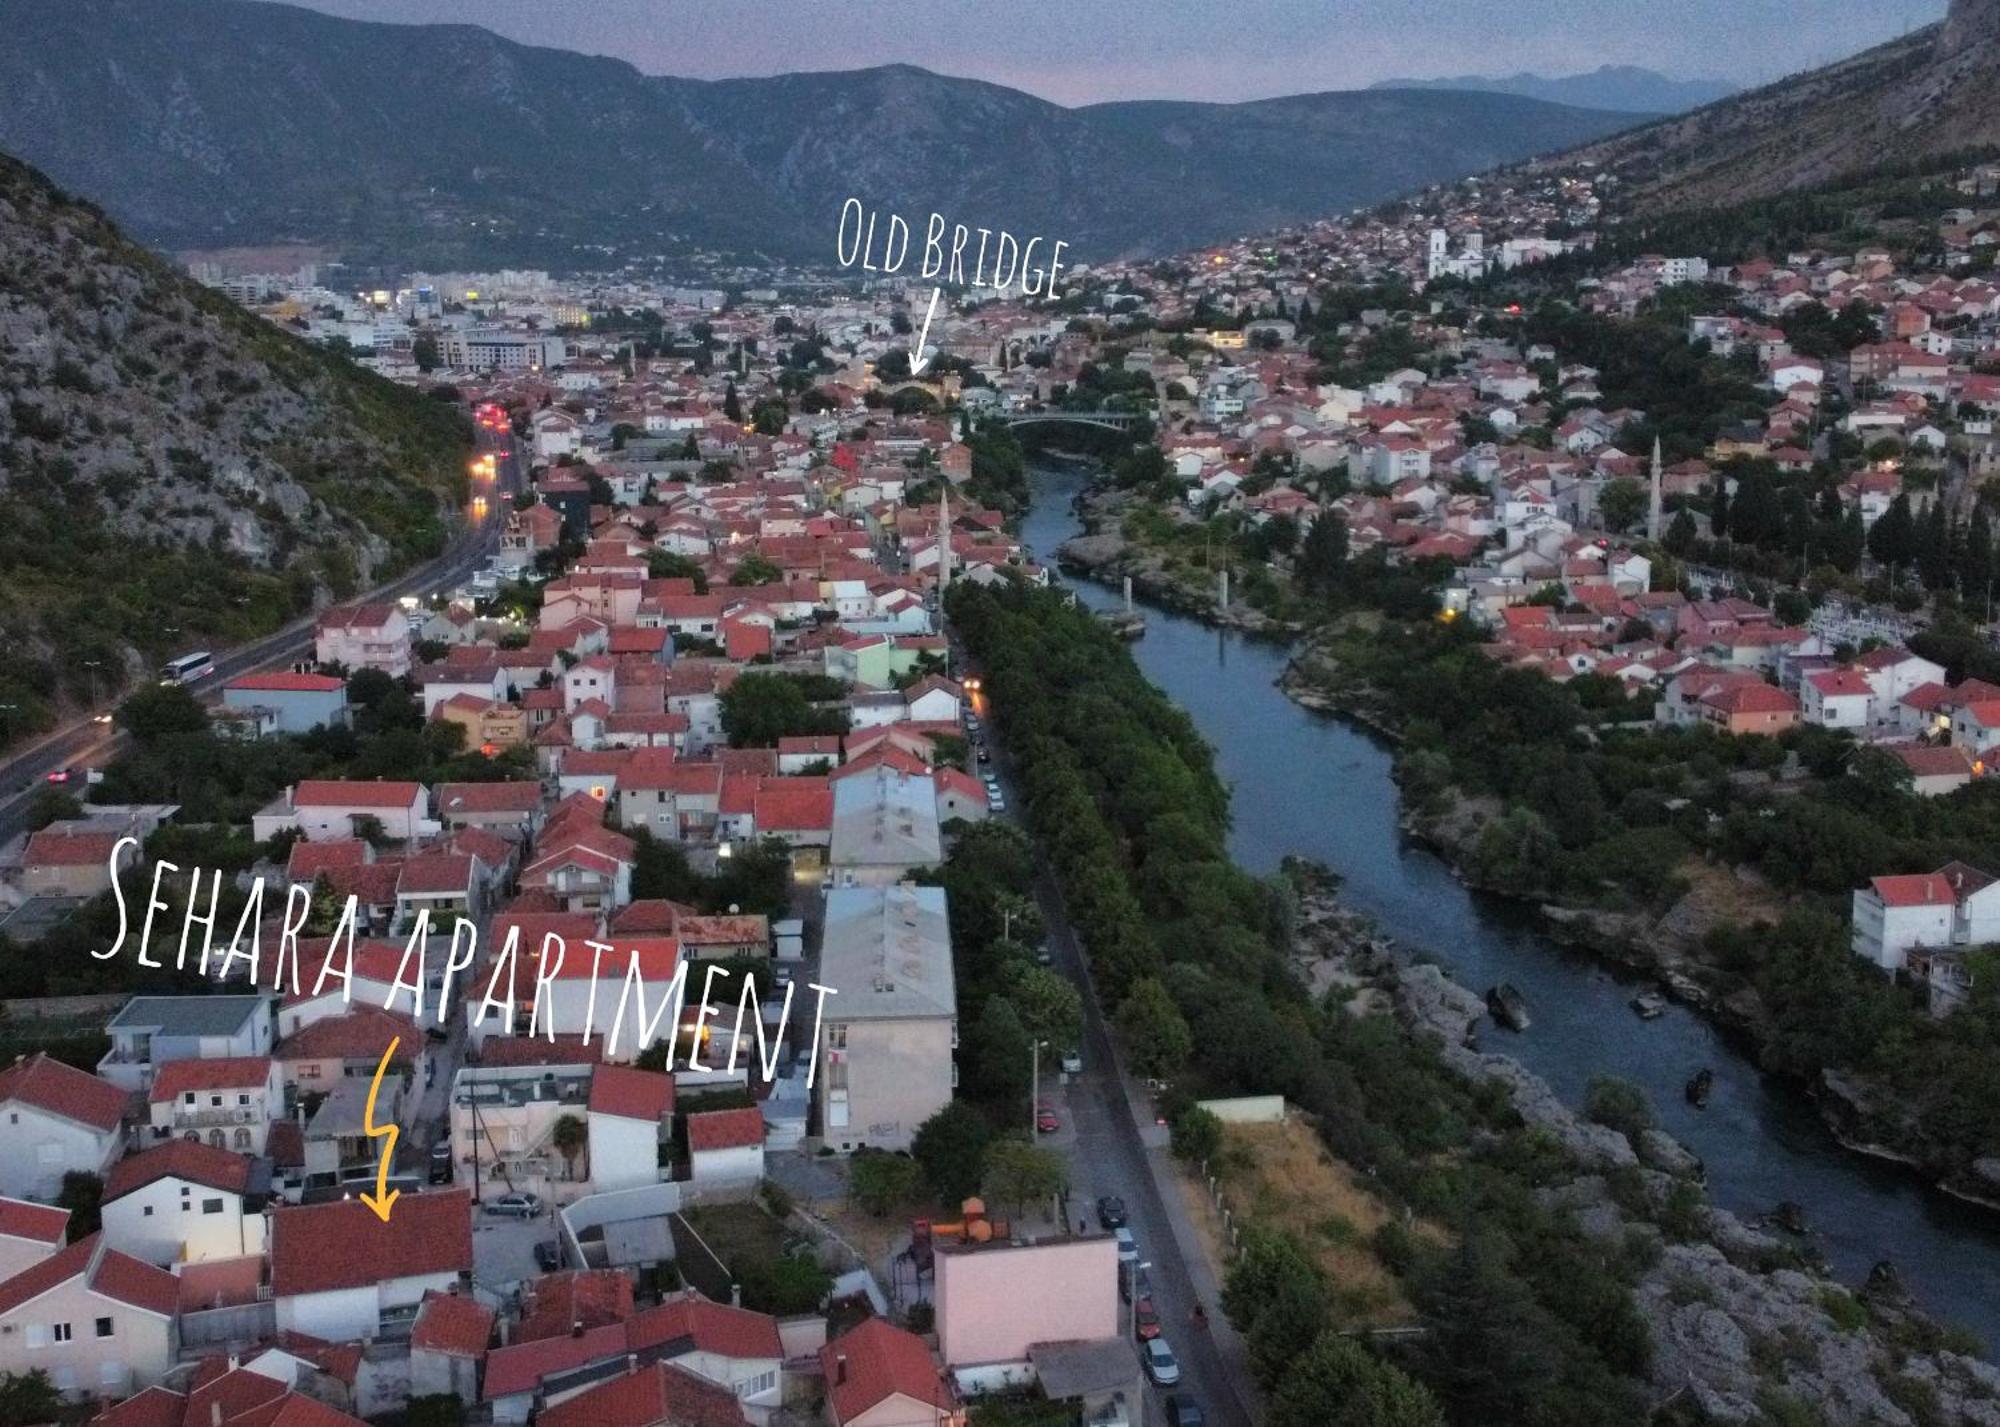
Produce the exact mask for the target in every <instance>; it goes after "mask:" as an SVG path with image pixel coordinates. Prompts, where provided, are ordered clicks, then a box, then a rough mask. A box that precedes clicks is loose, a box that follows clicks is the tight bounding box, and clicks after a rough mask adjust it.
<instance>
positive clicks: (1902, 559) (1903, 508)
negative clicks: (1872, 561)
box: [1868, 493, 1917, 569]
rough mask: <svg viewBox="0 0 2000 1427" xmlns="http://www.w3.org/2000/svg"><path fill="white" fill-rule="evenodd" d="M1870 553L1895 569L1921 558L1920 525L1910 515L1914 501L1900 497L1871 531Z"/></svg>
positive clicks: (1890, 505) (1870, 528)
mask: <svg viewBox="0 0 2000 1427" xmlns="http://www.w3.org/2000/svg"><path fill="white" fill-rule="evenodd" d="M1868 553H1869V554H1870V555H1873V556H1874V557H1875V558H1876V559H1877V560H1878V561H1880V562H1881V563H1882V564H1884V565H1888V566H1890V567H1891V568H1892V569H1896V568H1901V567H1902V566H1905V565H1907V564H1909V563H1910V561H1912V560H1914V559H1915V558H1916V556H1917V522H1916V519H1915V517H1914V516H1912V515H1911V514H1910V497H1909V495H1908V494H1907V493H1899V494H1898V495H1897V496H1896V498H1895V499H1894V500H1892V501H1890V502H1889V508H1888V509H1887V510H1885V511H1883V512H1882V514H1881V515H1879V516H1877V517H1876V520H1875V524H1874V525H1872V526H1870V527H1869V530H1868Z"/></svg>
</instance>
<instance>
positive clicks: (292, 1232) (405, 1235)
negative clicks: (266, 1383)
mask: <svg viewBox="0 0 2000 1427" xmlns="http://www.w3.org/2000/svg"><path fill="white" fill-rule="evenodd" d="M471 1270H472V1200H471V1196H470V1194H469V1193H467V1191H465V1190H462V1189H456V1190H447V1191H444V1192H442V1193H430V1194H405V1195H404V1196H403V1197H402V1198H401V1199H399V1200H397V1201H396V1209H395V1212H394V1213H393V1214H391V1215H390V1216H389V1222H388V1223H386V1224H385V1223H383V1222H382V1221H381V1220H379V1219H377V1218H376V1217H375V1214H374V1211H373V1210H371V1209H369V1208H368V1207H367V1206H366V1205H365V1204H363V1203H361V1201H360V1200H358V1199H343V1200H340V1201H339V1202H337V1203H333V1204H308V1205H300V1206H297V1207H289V1208H282V1209H278V1210H276V1211H275V1212H273V1214H272V1215H271V1291H272V1292H273V1293H275V1294H276V1295H277V1296H278V1297H280V1298H285V1297H289V1296H291V1295H293V1294H300V1293H325V1292H329V1291H332V1290H334V1289H341V1288H359V1287H361V1286H362V1285H364V1284H370V1283H380V1282H383V1281H384V1280H387V1279H394V1278H410V1277H415V1276H417V1275H420V1274H433V1273H469V1272H471Z"/></svg>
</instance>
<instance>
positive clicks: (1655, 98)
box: [1368, 64, 1738, 114]
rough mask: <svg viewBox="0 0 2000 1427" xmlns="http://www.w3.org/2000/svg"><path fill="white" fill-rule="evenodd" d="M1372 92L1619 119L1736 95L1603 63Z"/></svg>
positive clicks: (1716, 84)
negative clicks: (1491, 98)
mask: <svg viewBox="0 0 2000 1427" xmlns="http://www.w3.org/2000/svg"><path fill="white" fill-rule="evenodd" d="M1368 87H1369V88H1370V89H1471V90H1480V91H1484V92H1486V93H1491V94H1516V95H1519V96H1521V97H1522V98H1524V99H1540V100H1544V101H1546V102H1548V103H1550V104H1569V105H1574V106H1576V107H1577V108H1580V109H1608V110H1612V111H1614V112H1617V113H1621V114H1679V113H1683V112H1685V111H1686V110H1689V109H1694V108H1697V107H1699V106H1700V105H1703V104H1712V103H1714V102H1715V101H1716V100H1718V99H1725V98H1727V97H1728V96H1730V95H1732V94H1734V93H1736V91H1737V88H1738V86H1736V85H1734V84H1731V83H1729V82H1728V81H1727V80H1722V79H1672V78H1669V77H1668V76H1667V75H1664V74H1661V73H1660V72H1659V71H1658V70H1654V69H1646V68H1643V67H1641V66H1638V65H1630V64H1607V65H1600V66H1599V67H1598V68H1596V69H1594V70H1591V71H1589V72H1588V73H1583V74H1557V75H1548V74H1531V73H1529V72H1528V71H1526V70H1522V71H1520V72H1518V73H1515V74H1507V75H1498V74H1456V75H1449V76H1445V77H1442V78H1436V79H1383V80H1378V81H1376V82H1375V83H1374V84H1371V85H1369V86H1368Z"/></svg>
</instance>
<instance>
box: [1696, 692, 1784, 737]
mask: <svg viewBox="0 0 2000 1427" xmlns="http://www.w3.org/2000/svg"><path fill="white" fill-rule="evenodd" d="M1699 702H1700V706H1701V719H1702V722H1704V723H1707V724H1710V725H1711V726H1713V727H1716V728H1719V729H1722V730H1723V731H1724V732H1726V733H1758V734H1767V735H1768V734H1778V733H1783V732H1784V731H1785V730H1786V729H1788V728H1791V727H1793V726H1794V725H1796V724H1797V723H1798V721H1799V701H1798V700H1797V699H1795V698H1793V697H1792V696H1791V695H1790V694H1788V693H1786V692H1785V691H1784V690H1783V689H1780V688H1778V687H1776V686H1775V685H1772V684H1767V683H1765V682H1764V681H1763V680H1761V679H1759V680H1756V681H1755V682H1753V683H1746V684H1734V685H1730V686H1728V687H1724V688H1719V689H1716V690H1713V691H1712V692H1710V693H1708V694H1705V695H1703V696H1702V698H1701V699H1700V701H1699Z"/></svg>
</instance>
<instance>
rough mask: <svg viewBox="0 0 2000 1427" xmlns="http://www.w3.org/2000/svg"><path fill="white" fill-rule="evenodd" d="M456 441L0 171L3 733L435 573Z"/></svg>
mask: <svg viewBox="0 0 2000 1427" xmlns="http://www.w3.org/2000/svg"><path fill="white" fill-rule="evenodd" d="M470 436H471V424H470V423H469V422H468V421H467V420H466V419H465V417H464V415H463V413H462V412H461V411H460V410H458V409H457V407H456V405H455V404H452V405H447V404H445V403H443V402H440V401H436V400H433V399H431V398H430V397H428V396H425V395H422V394H420V393H418V392H415V391H412V390H410V389H408V388H405V387H400V386H397V385H395V384H393V383H391V382H389V381H387V380H385V379H383V378H381V377H378V376H375V375H374V374H373V373H370V372H366V371H363V370H362V369H361V368H359V367H357V366H355V365H354V364H353V363H351V362H349V361H347V360H346V359H345V358H343V357H337V356H334V355H332V354H331V353H328V352H326V351H323V350H321V349H320V348H317V347H312V346H308V345H307V344H306V343H305V342H304V341H303V340H301V339H299V338H297V337H293V336H290V335H288V334H286V333H284V332H282V331H280V330H279V329H278V328H276V327H274V326H272V325H271V324H269V323H267V322H265V321H264V320H263V319H261V318H258V317H253V316H252V315H251V314H250V313H248V312H246V311H244V310H243V309H242V308H240V307H238V306H237V305H236V304H235V303H233V302H231V301H229V300H228V299H227V298H225V297H223V296H222V295H221V294H220V293H216V292H211V291H209V290H208V289H207V288H204V287H202V286H200V285H199V284H197V283H195V282H194V281H192V280H191V279H190V278H188V277H187V276H185V275H184V274H182V273H181V272H179V271H177V270H176V269H175V268H174V267H172V266H171V265H170V264H169V263H168V262H167V261H166V260H165V259H163V258H161V257H159V256H157V255H155V254H154V253H152V252H149V251H148V250H146V249H145V248H142V247H140V246H139V245H138V244H137V243H134V242H132V241H130V240H129V239H127V238H126V237H125V236H124V235H123V234H121V233H120V232H118V230H117V229H116V228H115V227H113V225H112V224H111V223H109V222H108V221H107V220H106V219H105V217H104V215H103V214H102V213H100V212H99V211H97V210H96V209H95V208H93V207H91V206H90V205H88V204H84V203H80V202H78V201H76V200H75V199H73V198H71V197H69V196H68V195H66V194H64V193H62V192H61V191H60V190H58V189H57V188H56V187H55V186H54V185H53V184H51V183H50V182H49V181H48V180H47V178H46V177H44V176H43V175H41V174H39V173H37V172H35V171H34V170H33V169H31V168H29V167H28V166H27V165H25V164H22V163H18V162H16V161H15V160H13V159H10V158H6V157H4V156H0V570H4V571H5V572H6V578H5V579H4V580H0V648H4V649H6V650H7V651H8V655H7V658H6V659H5V660H0V703H4V705H5V706H6V708H7V709H8V710H10V711H11V713H12V716H11V717H10V718H9V719H8V720H7V721H6V725H5V730H4V731H5V732H6V733H7V734H8V735H16V734H19V733H22V732H23V731H26V730H31V729H33V728H35V727H36V726H38V725H39V724H41V723H43V722H45V721H46V720H47V719H48V718H49V717H50V716H51V714H52V710H53V708H54V706H55V705H56V704H58V703H60V702H61V701H62V700H63V699H64V698H65V696H67V697H69V698H73V699H78V700H80V699H81V698H82V697H83V696H84V695H85V694H86V693H87V692H89V687H88V683H86V682H85V681H86V680H87V678H88V675H89V674H90V673H92V672H101V674H102V675H103V676H104V678H105V680H106V682H105V685H104V687H105V688H107V689H115V688H117V687H119V686H120V685H121V684H122V683H123V682H125V679H126V677H129V676H132V675H134V674H141V673H143V672H144V671H145V670H146V668H148V667H149V666H150V665H151V664H152V663H154V662H155V661H156V660H157V659H158V658H159V657H160V656H161V655H163V654H165V653H170V652H181V651H183V650H185V649H187V648H190V647H193V648H200V647H203V646H205V645H208V646H213V647H218V648H219V647H223V646H225V645H228V644H232V643H236V642H239V641H242V640H245V639H249V638H251V637H253V636H255V635H259V634H264V633H268V632H269V631H270V630H272V629H274V628H277V627H279V626H280V625H282V624H284V623H285V622H286V621H287V620H289V619H291V618H294V617H296V616H298V615H301V614H304V613H306V612H307V611H309V610H311V609H312V608H313V607H314V605H315V603H316V602H318V601H319V600H320V599H322V598H323V597H324V596H326V595H328V594H332V595H336V596H344V595H349V594H352V593H354V592H355V591H356V590H357V589H360V588H365V587H367V586H368V585H370V584H371V583H373V582H374V581H376V580H378V579H381V578H384V577H386V575H387V573H388V572H389V571H390V570H391V569H392V568H393V567H397V566H400V565H404V564H408V563H410V562H412V561H413V560H416V559H419V558H421V557H424V556H427V555H432V554H436V553H438V551H440V550H441V549H442V548H443V546H444V544H445V541H446V534H447V530H446V523H445V519H444V516H445V508H446V505H447V503H449V502H455V501H456V500H457V499H460V498H462V494H461V493H462V490H463V487H464V485H465V471H464V464H463V462H464V453H465V450H466V447H467V445H468V444H469V442H470ZM93 664H94V665H95V666H96V669H95V670H94V671H93V670H92V669H91V666H92V665H93ZM89 682H95V681H94V680H90V681H89Z"/></svg>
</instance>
